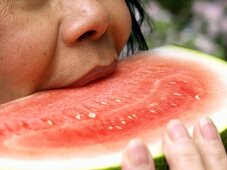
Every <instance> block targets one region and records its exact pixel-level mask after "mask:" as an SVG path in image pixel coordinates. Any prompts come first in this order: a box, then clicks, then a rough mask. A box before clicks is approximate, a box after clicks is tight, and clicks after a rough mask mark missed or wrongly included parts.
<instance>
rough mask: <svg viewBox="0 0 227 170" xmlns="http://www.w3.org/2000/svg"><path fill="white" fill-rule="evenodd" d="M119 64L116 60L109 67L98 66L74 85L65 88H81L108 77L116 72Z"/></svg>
mask: <svg viewBox="0 0 227 170" xmlns="http://www.w3.org/2000/svg"><path fill="white" fill-rule="evenodd" d="M117 63H118V60H117V59H115V60H113V62H112V63H111V64H109V65H106V66H96V67H94V68H93V69H91V70H90V71H89V72H87V73H86V74H85V75H84V76H83V77H81V78H80V79H78V80H77V81H75V82H73V83H72V84H69V85H67V86H65V87H64V88H73V87H81V86H84V85H86V84H88V83H90V82H92V81H94V80H97V79H99V78H104V77H108V76H110V75H111V74H112V73H113V72H114V71H115V70H116V68H117Z"/></svg>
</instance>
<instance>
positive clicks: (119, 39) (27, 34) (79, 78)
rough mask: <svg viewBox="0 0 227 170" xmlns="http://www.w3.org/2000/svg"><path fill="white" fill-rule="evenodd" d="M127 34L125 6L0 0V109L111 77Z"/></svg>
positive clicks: (112, 0) (104, 1) (86, 0)
mask: <svg viewBox="0 0 227 170" xmlns="http://www.w3.org/2000/svg"><path fill="white" fill-rule="evenodd" d="M130 31H131V18H130V14H129V10H128V8H127V6H126V3H125V1H124V0H0V103H4V102H7V101H10V100H14V99H16V98H19V97H23V96H27V95H30V94H32V93H34V92H37V91H42V90H47V89H54V88H64V87H76V86H80V85H83V84H85V83H87V82H89V81H91V80H93V79H96V78H98V77H101V76H104V75H106V74H109V73H111V72H112V71H113V70H114V68H115V67H116V60H117V58H118V54H119V53H120V51H121V49H122V48H123V46H124V45H125V43H126V41H127V40H128V37H129V34H130Z"/></svg>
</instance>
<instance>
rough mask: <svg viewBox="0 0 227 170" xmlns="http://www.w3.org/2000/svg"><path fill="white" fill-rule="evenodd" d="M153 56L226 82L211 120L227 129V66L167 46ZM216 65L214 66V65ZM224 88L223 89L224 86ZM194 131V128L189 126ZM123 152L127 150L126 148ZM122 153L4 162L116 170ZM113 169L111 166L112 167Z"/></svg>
mask: <svg viewBox="0 0 227 170" xmlns="http://www.w3.org/2000/svg"><path fill="white" fill-rule="evenodd" d="M151 53H155V54H160V55H162V56H168V58H170V57H172V58H179V59H184V60H185V61H196V62H199V63H201V64H203V65H205V66H207V67H208V68H210V70H212V72H214V73H215V74H216V75H217V76H218V77H217V79H220V81H221V82H222V86H223V87H226V91H225V92H226V93H225V94H226V95H225V94H224V96H226V97H224V98H223V99H222V101H221V102H222V104H221V107H219V108H217V110H216V111H215V113H211V114H210V117H211V118H212V120H213V121H214V122H215V124H216V125H217V128H218V130H219V131H222V130H224V129H226V128H227V110H226V111H225V110H223V108H226V107H227V63H225V62H224V61H222V60H219V59H216V58H214V57H212V56H209V55H207V54H203V53H200V52H196V51H193V50H188V49H184V48H181V47H176V46H166V47H161V48H157V49H154V50H151ZM211 63H212V64H211ZM220 88H221V87H220ZM189 129H190V131H192V127H189ZM149 149H150V150H151V152H152V155H153V156H154V157H159V156H161V155H162V153H161V141H157V143H155V144H154V143H153V144H152V146H151V145H150V146H149ZM122 150H123V148H122ZM121 156H122V153H121V152H118V153H115V154H111V155H103V156H99V157H95V158H88V159H89V160H88V159H75V158H71V159H66V160H63V159H52V160H29V161H28V160H11V159H0V169H1V170H52V169H54V170H75V168H74V167H80V169H78V168H77V169H76V170H89V169H92V168H96V169H103V168H107V167H109V166H110V165H112V166H113V167H115V166H119V165H120V162H121ZM109 168H110V167H109Z"/></svg>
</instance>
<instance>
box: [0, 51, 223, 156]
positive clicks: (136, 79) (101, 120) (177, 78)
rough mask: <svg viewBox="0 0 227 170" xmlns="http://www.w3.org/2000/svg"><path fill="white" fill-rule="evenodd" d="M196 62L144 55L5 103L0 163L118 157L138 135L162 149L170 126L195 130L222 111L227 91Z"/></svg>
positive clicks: (0, 110)
mask: <svg viewBox="0 0 227 170" xmlns="http://www.w3.org/2000/svg"><path fill="white" fill-rule="evenodd" d="M179 55H181V54H180V53H179ZM176 56H177V55H176ZM192 58H193V57H192ZM195 58H196V57H195ZM196 60H197V59H195V60H193V59H190V58H185V57H182V58H181V56H179V57H178V56H177V57H175V56H171V57H170V56H168V54H162V55H160V54H159V53H158V52H157V53H151V52H143V53H139V54H137V55H136V56H134V57H131V58H128V59H126V60H124V61H121V62H120V63H119V65H118V68H117V70H116V71H115V72H114V73H113V74H112V75H111V76H110V77H108V78H103V79H100V80H97V81H95V82H92V83H90V84H88V85H86V86H84V87H81V88H76V89H59V90H50V91H45V92H39V93H36V94H33V95H31V96H28V97H25V98H22V99H19V100H16V101H13V102H9V103H6V104H3V105H0V122H1V124H0V157H1V158H15V159H28V160H29V159H34V160H36V159H40V158H42V159H48V158H59V157H62V158H70V157H73V158H80V159H81V158H86V157H89V158H91V157H97V156H99V155H103V154H104V153H105V154H111V153H117V152H119V151H121V150H122V149H123V148H124V147H125V146H126V144H127V143H128V141H129V140H130V139H132V138H134V137H141V138H143V139H144V140H145V141H146V142H147V143H154V144H155V143H157V139H159V138H160V136H161V134H162V131H163V128H164V125H165V124H166V123H167V122H168V120H170V119H173V118H180V119H181V120H183V121H184V122H185V123H186V124H187V125H188V126H189V125H191V124H192V123H194V122H195V120H196V119H197V118H198V117H200V116H202V115H211V114H213V113H214V112H217V108H223V103H222V102H219V101H223V94H227V88H226V87H222V84H223V83H222V82H220V81H221V78H219V77H217V73H216V72H214V69H212V68H211V67H209V66H208V65H207V64H204V63H202V62H198V61H196ZM201 61H202V60H201ZM220 77H221V76H220ZM223 86H224V84H223ZM220 89H222V90H221V91H220ZM225 101H226V99H225ZM155 146H156V145H155Z"/></svg>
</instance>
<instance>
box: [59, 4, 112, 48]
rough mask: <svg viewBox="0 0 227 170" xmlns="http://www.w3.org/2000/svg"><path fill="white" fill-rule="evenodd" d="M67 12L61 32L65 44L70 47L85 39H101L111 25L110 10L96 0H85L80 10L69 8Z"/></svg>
mask: <svg viewBox="0 0 227 170" xmlns="http://www.w3.org/2000/svg"><path fill="white" fill-rule="evenodd" d="M88 1H89V2H88ZM86 2H87V3H86ZM69 8H70V9H69ZM65 10H67V12H66V16H65V17H63V20H62V22H61V26H60V30H61V34H62V39H63V41H64V43H66V44H68V45H73V44H75V43H76V42H78V41H82V40H84V39H89V40H97V39H99V38H100V37H101V36H102V35H103V34H104V33H105V32H106V31H107V30H108V27H109V26H110V23H111V16H110V14H109V12H108V10H107V9H106V8H105V7H104V6H103V5H102V4H100V3H99V2H97V1H94V0H84V3H83V4H82V5H81V6H80V7H79V8H76V9H75V8H73V7H67V9H65ZM69 10H71V12H70V13H69Z"/></svg>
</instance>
